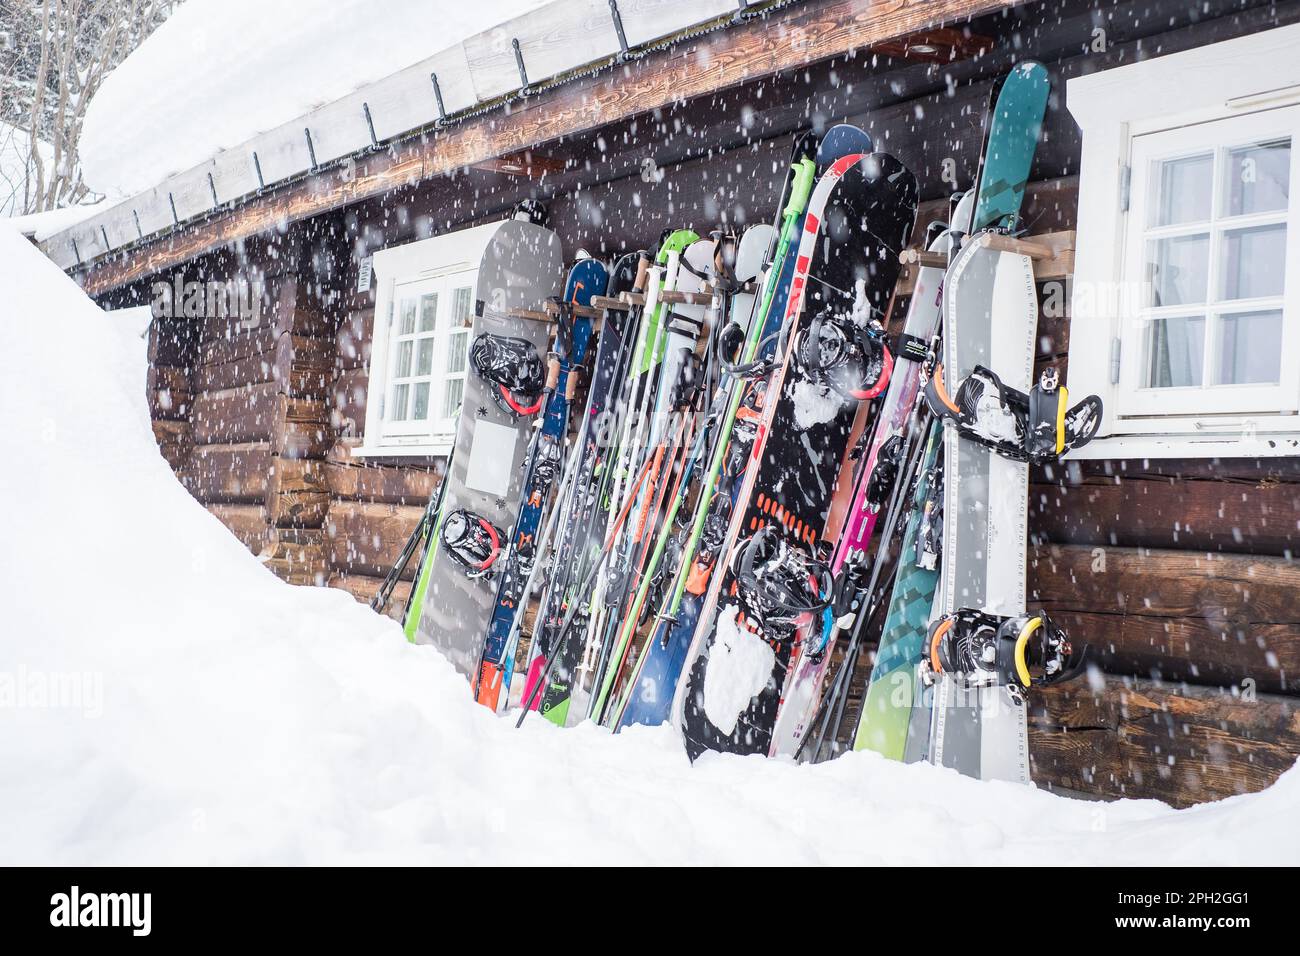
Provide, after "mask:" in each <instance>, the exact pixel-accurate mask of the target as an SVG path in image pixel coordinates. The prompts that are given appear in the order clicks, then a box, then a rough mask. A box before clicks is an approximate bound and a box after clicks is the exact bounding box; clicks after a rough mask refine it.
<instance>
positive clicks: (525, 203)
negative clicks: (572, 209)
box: [510, 199, 549, 227]
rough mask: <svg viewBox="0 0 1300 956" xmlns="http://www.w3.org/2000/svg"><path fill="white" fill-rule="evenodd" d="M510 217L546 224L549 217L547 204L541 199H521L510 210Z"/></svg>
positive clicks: (521, 220) (520, 220)
mask: <svg viewBox="0 0 1300 956" xmlns="http://www.w3.org/2000/svg"><path fill="white" fill-rule="evenodd" d="M510 218H511V219H515V220H517V221H519V222H531V223H532V224H533V225H534V226H543V227H544V226H545V225H546V221H547V219H548V218H549V216H548V215H547V212H546V204H545V203H543V202H542V201H541V200H540V199H521V200H519V202H517V203H515V208H514V209H512V210H511V211H510Z"/></svg>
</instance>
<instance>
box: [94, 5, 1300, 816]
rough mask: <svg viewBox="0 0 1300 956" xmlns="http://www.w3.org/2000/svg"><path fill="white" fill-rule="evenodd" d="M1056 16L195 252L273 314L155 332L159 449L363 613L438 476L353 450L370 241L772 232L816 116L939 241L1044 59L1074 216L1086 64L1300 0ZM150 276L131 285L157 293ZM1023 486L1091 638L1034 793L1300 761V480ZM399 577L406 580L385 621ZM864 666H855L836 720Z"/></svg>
mask: <svg viewBox="0 0 1300 956" xmlns="http://www.w3.org/2000/svg"><path fill="white" fill-rule="evenodd" d="M1053 9H1054V10H1055V11H1056V12H1057V13H1058V16H1057V17H1056V18H1055V19H1053V20H1050V21H1045V20H1044V19H1043V17H1042V10H1041V8H1036V7H1029V8H1021V9H1017V10H1013V11H1008V12H1007V13H1006V14H1005V15H998V16H995V17H989V18H984V19H982V20H979V21H976V22H974V23H972V24H971V25H970V32H971V33H972V35H975V36H989V37H992V38H994V39H995V40H996V45H995V47H994V49H993V51H992V52H990V53H988V54H986V55H984V56H981V57H977V58H972V59H968V60H963V61H960V62H957V63H953V64H947V65H944V66H935V65H933V64H925V63H908V62H903V61H892V60H888V59H887V58H882V57H876V56H875V55H874V54H868V53H866V52H862V53H860V54H859V55H858V56H856V57H850V58H847V59H841V60H838V61H834V62H831V63H828V64H821V65H818V66H815V67H811V68H809V69H808V70H802V71H798V72H797V73H795V74H791V75H787V76H781V77H777V78H773V79H768V80H765V81H763V82H760V83H754V84H749V85H747V86H743V87H740V88H737V89H734V90H730V91H724V92H721V93H719V94H718V95H717V96H714V97H708V98H704V99H703V100H698V101H695V102H692V103H686V104H682V105H681V106H679V107H678V108H676V109H673V110H667V111H662V112H660V113H658V114H656V115H651V116H641V117H637V118H635V119H633V120H628V121H623V122H619V123H615V124H611V125H610V126H609V127H607V128H606V129H604V130H601V131H600V132H598V133H595V134H592V135H591V136H589V137H575V138H571V139H569V140H567V141H563V142H557V143H547V144H540V145H539V146H538V147H537V149H536V153H537V155H539V156H544V157H546V158H547V159H548V160H549V161H550V163H551V168H552V171H550V172H548V173H547V174H546V176H545V177H543V178H542V179H540V180H531V179H524V178H513V177H509V176H505V175H502V174H500V173H498V172H491V171H485V170H478V169H470V170H464V171H462V172H461V173H460V174H459V175H457V176H455V177H451V178H446V179H440V180H435V181H430V182H425V183H421V184H419V185H418V186H414V187H408V188H405V189H402V190H399V191H396V192H394V193H393V194H390V195H388V196H386V197H385V198H384V199H383V200H382V201H372V202H366V203H361V204H357V205H355V206H353V207H351V208H349V209H346V210H344V211H342V212H340V213H338V214H334V215H331V216H326V217H321V218H320V219H317V220H312V221H310V222H308V223H306V224H302V225H300V226H295V227H293V228H291V229H289V230H288V231H287V232H286V233H285V234H284V235H281V236H276V237H271V238H268V239H267V240H265V241H262V242H254V243H247V244H245V245H244V247H241V248H240V249H238V250H231V251H228V252H226V253H223V254H215V255H212V256H208V257H205V258H204V259H202V260H196V261H195V262H193V263H189V264H187V266H186V267H185V271H186V275H187V277H193V278H201V277H202V276H203V275H204V274H207V273H210V274H212V275H214V276H217V275H219V276H226V275H237V276H244V277H248V276H260V277H264V278H265V280H266V283H267V289H268V292H267V300H266V303H265V304H266V307H267V311H268V315H269V324H268V325H267V326H266V327H264V328H262V329H261V330H255V331H253V332H239V331H234V330H231V329H230V328H229V327H218V326H217V325H215V324H212V323H204V324H202V326H198V327H196V326H195V325H194V323H186V322H184V321H182V320H167V321H159V322H156V323H155V325H154V329H153V333H152V335H151V342H150V357H151V365H152V369H151V374H150V383H149V384H150V389H151V403H152V407H153V408H154V414H155V432H156V434H157V435H158V437H159V442H160V448H161V449H162V452H163V454H164V455H165V456H166V457H167V458H168V460H169V461H170V462H172V464H173V467H175V468H176V469H177V471H178V473H179V474H180V476H181V478H182V480H183V481H184V482H185V484H186V486H187V487H188V488H190V490H191V492H192V493H193V494H194V495H195V496H196V497H197V498H198V499H199V500H200V501H202V502H203V503H204V505H205V506H206V507H208V508H209V510H211V511H213V513H215V514H217V515H218V517H220V518H221V519H222V520H223V521H225V522H226V524H227V525H228V526H229V527H231V528H232V530H233V531H234V532H235V533H236V534H238V535H240V537H241V539H242V540H244V541H245V543H246V544H248V545H249V547H250V548H251V549H252V550H253V551H255V552H258V553H260V554H261V555H262V556H263V557H264V558H266V559H267V563H268V565H269V566H270V567H271V569H272V570H274V571H276V573H279V574H281V575H282V576H283V577H285V578H286V579H288V580H291V581H295V582H298V583H317V584H329V585H332V586H336V587H341V588H343V589H345V590H348V591H349V592H350V593H352V594H354V595H355V596H356V597H357V598H358V599H360V600H368V599H369V598H370V596H371V595H373V593H374V592H375V590H376V589H377V588H378V585H379V583H380V581H381V579H382V576H383V574H384V573H386V571H387V570H388V568H389V567H391V565H392V563H393V560H394V559H395V558H396V556H397V553H398V552H399V550H400V548H401V546H402V544H403V543H404V542H405V540H406V538H407V536H408V535H409V533H410V531H411V530H412V529H413V528H414V527H415V525H416V523H417V521H418V520H419V517H420V514H421V512H422V509H423V507H424V505H425V503H426V502H427V501H428V499H429V497H430V495H431V494H432V493H433V492H434V491H435V490H436V487H437V483H438V481H439V480H440V475H441V467H442V464H441V462H439V461H436V460H430V459H415V460H412V459H409V458H398V459H389V460H376V459H366V460H361V459H358V458H356V457H354V456H353V454H352V451H353V449H355V448H356V447H357V446H358V445H359V444H360V442H361V438H362V430H363V428H364V421H365V403H366V399H367V394H366V392H367V384H368V374H369V364H368V362H369V348H370V338H371V327H372V323H373V320H374V302H373V293H372V292H369V291H364V292H358V291H357V271H356V270H357V267H358V264H359V263H360V262H361V261H362V260H363V259H364V258H365V257H366V256H367V255H369V254H371V253H373V252H374V251H375V250H377V249H380V248H386V247H389V246H392V245H396V244H399V243H402V242H407V241H411V240H414V239H420V238H425V237H427V236H429V235H434V234H439V233H442V232H446V231H448V230H449V229H452V228H461V227H464V226H468V225H472V224H475V223H477V222H481V221H485V220H489V219H492V218H494V217H497V216H500V215H501V214H502V212H503V211H504V210H507V209H509V208H510V206H511V205H512V204H513V203H514V202H516V201H517V200H519V199H521V198H525V197H538V198H542V199H544V200H546V201H547V202H548V206H549V210H550V214H551V217H552V223H551V224H552V226H553V228H555V229H556V231H557V232H558V233H559V234H560V236H561V238H562V240H563V241H564V245H565V249H566V253H572V252H573V251H576V249H578V248H585V249H586V250H587V251H588V252H591V253H593V254H597V255H602V254H611V253H613V252H616V251H619V250H622V249H630V248H639V247H645V246H650V245H653V243H654V242H655V240H656V239H657V237H658V235H659V233H660V232H661V231H662V230H663V229H665V228H669V227H676V226H681V225H692V226H694V227H695V228H696V229H697V231H707V230H708V229H709V228H712V227H713V226H714V225H716V224H717V223H719V222H727V223H731V224H736V225H744V224H746V223H748V222H752V221H767V220H768V219H770V217H771V213H772V210H773V208H774V205H775V202H776V195H775V191H776V187H777V183H778V181H779V170H780V167H781V165H782V163H783V162H784V160H785V157H786V155H787V154H788V149H789V143H790V139H791V137H792V135H793V133H794V131H796V130H798V129H801V128H802V127H803V126H804V125H805V124H806V122H807V118H808V117H812V118H813V121H814V122H815V123H818V124H821V125H825V124H829V123H833V122H837V121H841V120H848V121H851V122H856V123H858V124H859V125H862V126H863V127H864V128H866V129H868V130H869V131H870V132H871V133H872V134H873V136H875V138H876V140H877V143H878V148H882V149H886V150H888V151H890V152H893V153H895V154H896V155H897V156H898V157H899V158H900V159H902V160H903V161H904V162H905V163H906V164H907V165H908V166H909V167H910V168H912V169H913V170H914V171H915V172H916V173H917V175H918V180H919V182H920V185H921V189H922V196H923V198H925V199H926V200H928V201H929V202H928V204H927V205H926V206H925V207H924V211H923V215H922V217H921V223H920V225H921V226H922V227H923V226H924V224H925V222H926V221H928V219H929V218H931V217H932V216H935V215H939V214H940V213H941V211H942V205H943V204H942V199H943V197H946V196H947V195H948V194H950V193H951V192H952V191H953V189H954V188H964V187H966V186H968V185H969V184H970V182H971V180H972V178H973V175H974V171H975V160H976V157H977V156H978V150H979V119H980V116H981V113H982V111H983V106H984V102H985V101H986V99H987V97H988V93H989V90H990V88H991V84H992V80H993V77H995V76H996V75H997V74H998V73H1000V72H1001V71H1003V70H1004V69H1005V68H1006V65H1007V64H1008V63H1009V62H1010V57H1011V56H1012V55H1013V52H1014V51H1016V50H1026V49H1028V50H1032V51H1033V52H1034V54H1035V55H1036V56H1037V57H1038V58H1040V59H1042V60H1043V61H1044V62H1045V63H1047V65H1048V66H1049V69H1050V70H1051V71H1052V74H1053V81H1054V90H1055V93H1054V95H1053V98H1052V103H1051V106H1050V108H1049V113H1048V117H1047V121H1046V125H1045V137H1044V143H1043V146H1042V148H1041V149H1040V151H1039V154H1038V157H1037V160H1036V162H1035V167H1034V172H1033V177H1034V179H1035V180H1037V182H1036V183H1035V184H1034V185H1033V186H1032V187H1031V189H1030V195H1029V200H1028V203H1027V206H1026V209H1025V217H1024V218H1025V222H1026V224H1027V226H1028V228H1029V229H1030V231H1031V232H1036V233H1041V232H1047V231H1052V230H1056V229H1070V228H1073V225H1074V217H1075V209H1076V205H1077V191H1076V185H1075V179H1074V176H1075V173H1076V171H1077V168H1076V167H1077V160H1078V155H1079V148H1080V146H1079V141H1078V131H1077V128H1076V126H1075V125H1074V123H1073V121H1072V120H1071V119H1070V117H1069V115H1068V112H1067V111H1066V109H1065V106H1064V80H1065V79H1066V78H1067V77H1069V76H1074V75H1080V74H1082V73H1087V72H1092V71H1094V70H1097V69H1103V68H1107V67H1110V66H1115V65H1119V64H1122V63H1126V62H1131V61H1133V60H1134V59H1136V58H1139V57H1141V56H1144V55H1148V54H1150V53H1152V52H1156V51H1159V52H1172V51H1174V50H1177V49H1185V48H1188V47H1191V46H1195V45H1199V44H1202V43H1207V42H1213V41H1215V40H1218V39H1224V38H1226V37H1228V36H1235V35H1240V34H1243V33H1248V32H1253V31H1255V30H1259V29H1265V28H1267V27H1269V26H1273V25H1277V24H1280V23H1287V22H1295V21H1296V20H1298V19H1300V3H1297V2H1287V3H1282V4H1264V3H1252V2H1248V3H1232V2H1219V0H1214V2H1208V3H1206V4H1203V5H1200V6H1198V7H1197V8H1196V9H1195V10H1188V9H1185V8H1184V7H1183V6H1182V5H1181V4H1173V3H1168V2H1163V0H1155V2H1140V3H1127V4H1116V5H1112V6H1108V7H1106V8H1104V9H1101V10H1098V9H1094V5H1093V4H1090V3H1083V2H1074V0H1071V2H1067V3H1064V4H1060V5H1058V6H1056V7H1054V8H1053ZM1096 29H1104V30H1105V31H1106V40H1105V49H1104V50H1097V49H1094V48H1093V47H1092V46H1091V45H1090V44H1093V43H1094V42H1095V36H1096V35H1095V33H1094V30H1096ZM592 156H598V157H600V160H599V161H597V162H592V161H591V157H592ZM946 160H951V161H952V162H951V164H947V165H946V164H945V161H946ZM647 161H648V163H647ZM945 170H946V171H947V175H946V176H945ZM1085 241H1086V237H1085ZM191 273H197V274H195V275H192V276H191ZM1054 281H1055V280H1054ZM146 289H147V284H143V283H142V284H140V285H139V286H136V287H132V288H131V289H127V290H122V291H121V292H119V293H117V294H115V296H114V298H115V299H118V300H120V301H121V302H122V303H123V304H125V303H126V302H127V301H137V302H138V301H142V300H141V298H140V296H141V295H142V294H144V295H147V293H146V291H145V290H146ZM1063 291H1064V287H1063V285H1062V283H1060V282H1059V281H1056V282H1055V285H1051V284H1048V285H1044V286H1042V287H1040V298H1041V299H1042V301H1044V302H1060V301H1063V300H1062V296H1061V293H1062V292H1063ZM146 300H147V298H146ZM1064 301H1068V296H1065V297H1064ZM905 305H906V302H905V301H900V302H899V303H897V308H898V309H899V310H900V311H899V312H898V313H896V317H897V315H898V314H901V310H902V309H903V308H904V307H905ZM1039 339H1040V354H1039V364H1040V366H1041V365H1045V364H1048V363H1053V364H1057V365H1061V366H1064V364H1065V356H1066V354H1067V350H1068V344H1069V320H1068V315H1067V314H1063V313H1060V312H1052V311H1049V312H1047V313H1045V314H1044V315H1043V316H1042V317H1041V319H1040V336H1039ZM1031 491H1032V495H1031V515H1030V533H1031V543H1032V548H1033V553H1032V554H1031V560H1030V581H1029V588H1030V594H1031V596H1032V598H1033V600H1034V601H1036V602H1037V603H1038V604H1039V605H1041V606H1043V607H1045V608H1047V609H1049V610H1050V611H1051V613H1052V614H1053V615H1054V616H1057V617H1059V618H1060V619H1061V620H1062V622H1063V623H1065V624H1066V625H1067V627H1069V628H1070V629H1071V630H1072V631H1073V632H1074V633H1077V634H1078V635H1080V636H1081V637H1083V638H1084V639H1086V640H1089V641H1090V642H1091V643H1093V644H1094V645H1095V646H1096V647H1097V649H1098V651H1099V655H1098V667H1097V669H1096V670H1095V671H1094V672H1093V673H1092V674H1091V675H1090V677H1089V679H1088V680H1085V681H1079V682H1076V683H1074V684H1072V685H1070V686H1068V687H1065V688H1061V689H1056V690H1053V691H1051V692H1049V693H1044V694H1038V695H1035V697H1034V698H1033V700H1032V702H1031V703H1032V710H1031V713H1032V717H1031V738H1030V743H1031V756H1032V760H1033V773H1034V779H1035V780H1036V781H1037V782H1038V783H1039V784H1040V785H1043V786H1047V787H1050V788H1054V789H1060V790H1063V791H1067V792H1071V793H1082V794H1088V795H1094V796H1099V797H1113V796H1121V795H1122V796H1138V797H1157V798H1160V799H1163V800H1167V801H1169V802H1171V803H1173V804H1175V805H1180V806H1181V805H1186V804H1190V803H1194V802H1199V801H1202V800H1207V799H1213V798H1217V797H1221V796H1228V795H1231V794H1233V793H1237V792H1243V791H1248V790H1258V789H1261V788H1262V787H1264V786H1266V785H1267V784H1268V783H1270V782H1271V781H1272V780H1273V779H1275V778H1276V776H1277V775H1278V774H1279V773H1280V772H1282V770H1284V769H1285V768H1286V767H1287V766H1289V765H1290V763H1291V762H1292V761H1293V760H1294V758H1295V755H1296V754H1297V753H1298V752H1300V718H1297V716H1296V710H1295V708H1296V697H1295V695H1296V693H1297V689H1296V682H1295V677H1294V675H1295V674H1296V668H1297V666H1298V665H1300V599H1297V598H1295V597H1294V595H1296V594H1300V588H1298V587H1297V586H1298V585H1300V577H1298V576H1297V571H1296V568H1295V566H1294V563H1293V560H1292V555H1291V550H1290V549H1291V544H1290V540H1291V538H1292V536H1293V535H1294V533H1295V530H1296V517H1295V516H1296V514H1297V513H1298V512H1297V508H1296V505H1297V498H1300V468H1293V467H1291V466H1289V465H1287V464H1285V463H1283V462H1280V461H1279V462H1277V463H1271V462H1265V463H1262V464H1261V463H1256V462H1254V461H1251V462H1192V461H1185V462H1133V461H1127V462H1125V461H1117V462H1100V463H1093V462H1088V463H1071V464H1068V465H1066V466H1062V467H1057V468H1053V469H1036V470H1035V472H1034V474H1033V477H1032V486H1031ZM410 574H411V572H410V571H408V574H407V579H408V581H409V578H410ZM1211 575H1212V576H1211ZM408 590H409V583H403V584H402V585H399V588H398V590H397V592H396V593H395V595H394V603H393V605H392V606H391V609H390V610H391V612H392V613H396V612H397V610H398V609H399V608H400V606H401V603H402V602H403V601H404V599H405V595H406V593H407V591H408ZM868 673H869V662H868V658H867V656H866V655H864V657H863V663H862V667H861V668H860V669H859V671H858V673H857V674H855V675H854V681H853V686H854V693H853V695H852V698H851V701H850V707H849V710H848V713H847V715H846V721H845V726H844V728H842V730H843V729H847V727H848V726H850V725H851V722H852V721H853V720H855V719H856V708H857V706H858V700H859V698H860V692H861V688H862V686H863V685H864V683H865V680H866V678H867V675H868Z"/></svg>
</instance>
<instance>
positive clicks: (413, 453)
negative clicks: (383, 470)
mask: <svg viewBox="0 0 1300 956" xmlns="http://www.w3.org/2000/svg"><path fill="white" fill-rule="evenodd" d="M454 444H455V443H454V442H453V441H446V442H435V443H431V444H430V443H426V444H420V445H360V446H358V447H357V448H353V449H352V453H351V454H352V457H353V458H446V457H447V456H448V455H450V454H451V449H452V446H453V445H454Z"/></svg>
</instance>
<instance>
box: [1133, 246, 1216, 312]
mask: <svg viewBox="0 0 1300 956" xmlns="http://www.w3.org/2000/svg"><path fill="white" fill-rule="evenodd" d="M1209 249H1210V238H1209V236H1207V235H1204V234H1201V235H1195V236H1178V237H1177V238H1173V239H1157V240H1155V241H1154V242H1148V243H1147V275H1148V277H1149V278H1150V281H1151V304H1152V305H1153V306H1161V305H1194V304H1196V303H1199V302H1204V301H1205V288H1206V285H1207V284H1208V280H1207V278H1206V274H1207V273H1208V272H1209V269H1208V268H1207V267H1208V265H1209Z"/></svg>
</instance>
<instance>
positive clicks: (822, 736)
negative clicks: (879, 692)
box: [795, 402, 925, 760]
mask: <svg viewBox="0 0 1300 956" xmlns="http://www.w3.org/2000/svg"><path fill="white" fill-rule="evenodd" d="M923 406H924V403H923V402H918V404H917V409H916V412H915V413H914V414H913V417H912V421H911V422H910V423H909V426H908V432H907V439H906V444H905V445H904V452H903V455H904V459H903V460H904V461H906V462H907V470H906V472H905V474H904V475H903V476H902V480H901V481H899V482H898V484H896V485H895V486H894V491H893V494H892V495H891V496H890V499H891V500H890V503H889V511H888V512H887V513H886V515H885V526H884V528H883V529H882V531H881V534H880V538H879V540H878V542H877V545H876V556H875V559H874V561H873V562H872V565H871V576H870V578H869V579H868V582H867V586H866V588H864V589H863V593H864V594H865V595H866V596H867V598H868V599H870V598H871V596H872V595H873V594H874V593H875V591H876V586H877V584H878V583H879V581H880V572H881V570H882V569H883V567H884V564H885V559H886V558H887V557H888V554H889V542H890V541H891V540H892V539H893V536H894V531H895V528H896V527H897V524H898V518H899V516H900V515H901V514H902V512H903V510H904V504H903V503H904V501H905V500H906V499H907V497H908V495H907V489H909V488H910V487H911V485H912V482H913V481H914V480H915V477H916V473H917V469H918V467H919V466H920V462H921V457H922V456H921V455H919V454H916V453H915V452H916V451H919V450H921V449H922V447H923V446H921V445H920V444H918V443H917V442H916V437H917V435H918V434H921V433H923V432H924V429H922V428H921V423H922V422H923V421H924V420H925V413H924V411H923ZM899 560H902V556H901V555H900V556H899ZM874 612H875V608H874V606H873V607H863V608H861V609H859V611H858V612H857V618H856V620H855V622H854V625H855V626H854V629H853V633H852V635H851V636H850V639H849V647H848V649H847V650H846V651H845V657H844V660H843V661H841V662H840V667H839V670H838V671H836V673H835V677H834V679H833V680H832V681H831V687H830V689H829V690H828V692H827V694H826V695H825V696H824V697H823V698H822V702H821V704H820V705H819V706H818V708H817V713H816V714H815V715H814V716H813V720H812V723H810V724H809V731H810V732H809V733H808V734H805V735H804V739H803V740H801V741H799V747H798V748H797V749H796V750H795V759H796V760H798V759H799V758H800V757H801V756H802V754H803V752H804V750H805V748H806V747H807V745H808V741H809V740H810V739H811V738H812V737H813V734H812V732H811V728H812V727H814V726H817V727H818V730H817V746H816V748H815V749H814V751H813V758H814V760H815V759H816V758H817V757H818V756H819V755H820V754H821V751H822V747H823V745H824V744H825V740H826V732H827V730H828V729H829V727H830V715H831V710H832V708H834V707H835V706H836V705H837V704H838V703H839V699H840V697H842V696H847V695H845V693H844V692H845V690H846V689H847V683H848V679H849V677H851V676H852V670H851V669H850V667H849V666H847V665H848V664H849V661H850V659H853V660H855V661H856V657H857V654H856V651H857V647H858V644H859V642H860V640H861V637H862V632H863V631H864V630H865V626H866V622H867V621H868V620H870V618H871V616H872V615H873V614H874ZM839 631H840V628H839V627H838V625H837V626H836V628H835V630H834V632H832V634H831V637H830V639H829V640H828V641H827V643H826V650H825V653H827V654H829V653H831V652H832V651H833V649H834V645H835V642H836V641H837V640H838V639H839ZM840 711H841V716H843V710H842V708H840ZM819 721H820V726H818V723H819Z"/></svg>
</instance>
